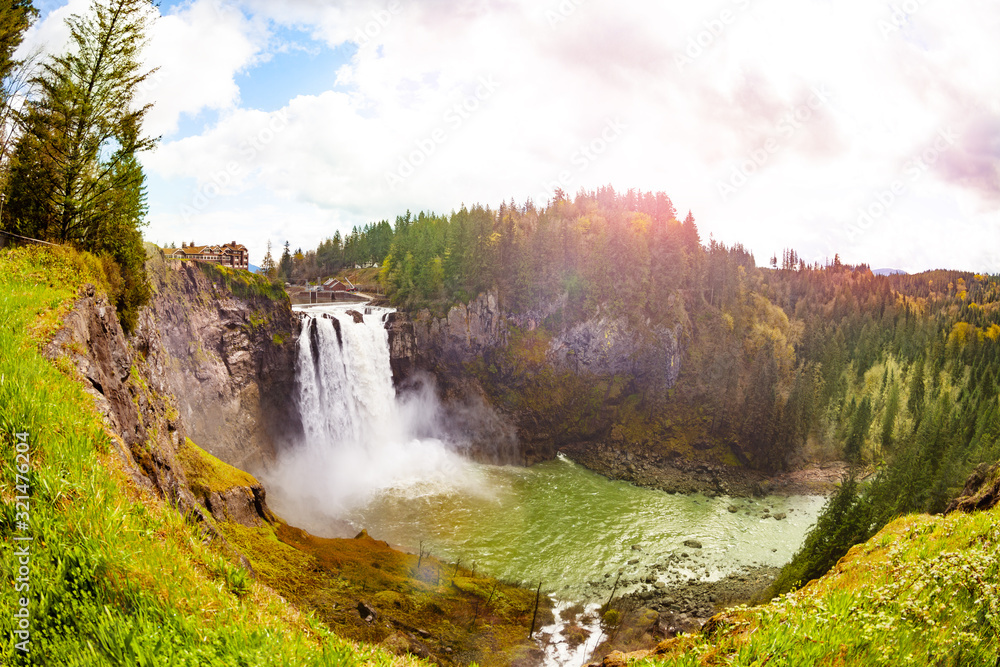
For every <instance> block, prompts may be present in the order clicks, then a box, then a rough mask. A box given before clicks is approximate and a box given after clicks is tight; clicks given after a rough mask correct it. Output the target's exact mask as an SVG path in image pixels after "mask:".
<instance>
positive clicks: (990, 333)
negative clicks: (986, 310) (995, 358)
mask: <svg viewBox="0 0 1000 667" xmlns="http://www.w3.org/2000/svg"><path fill="white" fill-rule="evenodd" d="M985 335H986V337H987V338H989V339H990V340H992V341H994V342H996V340H997V338H1000V325H997V324H991V325H990V328H989V329H987V330H986V334H985Z"/></svg>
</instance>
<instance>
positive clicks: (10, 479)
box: [0, 248, 410, 666]
mask: <svg viewBox="0 0 1000 667" xmlns="http://www.w3.org/2000/svg"><path fill="white" fill-rule="evenodd" d="M84 282H92V283H96V284H97V285H98V286H99V289H100V286H102V285H106V280H105V277H104V275H103V273H102V268H101V265H100V263H99V262H97V261H96V260H94V259H93V258H91V257H89V256H87V255H80V254H77V253H73V252H70V251H65V252H63V251H57V252H52V251H48V250H40V249H37V248H22V249H14V250H5V251H3V252H0V456H2V461H3V465H2V473H0V474H2V477H0V534H2V540H0V571H2V573H3V575H2V577H0V578H2V584H0V600H2V608H3V609H4V613H3V614H2V615H0V647H2V648H0V656H2V658H0V661H2V662H4V663H5V664H11V665H14V664H44V665H126V664H127V665H130V666H131V665H208V664H211V665H264V664H267V665H289V666H292V665H295V666H298V665H331V664H386V665H387V664H406V663H408V662H410V661H409V660H408V659H400V658H397V657H395V656H392V655H391V654H389V653H387V652H384V651H382V650H379V649H374V648H368V647H362V646H360V645H358V644H354V643H351V642H348V641H345V640H343V639H341V638H339V637H337V636H336V635H334V634H333V633H331V632H330V631H329V630H328V629H326V628H325V627H324V626H323V625H322V624H321V623H320V622H319V621H318V620H317V619H316V618H315V617H313V616H312V615H308V614H303V613H301V612H300V611H298V610H296V609H295V608H294V607H292V606H290V605H289V604H288V603H286V602H285V601H284V600H283V599H282V598H281V597H279V596H278V595H277V594H276V593H274V592H273V590H272V589H270V588H268V587H266V586H264V585H261V584H260V583H257V582H255V581H253V580H251V579H250V578H249V577H248V576H247V575H246V573H245V572H244V571H243V570H240V569H239V567H238V565H237V564H235V563H234V562H233V561H232V560H231V557H230V556H228V555H226V554H225V553H224V552H222V550H221V549H219V548H217V547H216V546H214V545H213V544H211V543H208V544H206V543H205V542H204V541H203V536H202V531H201V529H200V528H198V527H196V526H192V525H191V524H189V523H187V522H186V521H185V520H184V517H182V516H181V515H180V514H179V513H178V512H177V511H175V510H174V509H173V508H171V507H169V506H167V505H165V504H164V503H163V502H161V501H160V500H159V499H158V498H157V497H155V496H154V495H152V494H150V493H148V492H146V491H144V490H142V489H140V488H138V487H136V486H135V485H134V484H133V482H132V481H131V480H130V478H129V477H128V476H127V475H126V474H125V473H124V471H123V470H122V465H121V459H120V458H119V455H118V454H117V449H118V448H119V447H120V445H119V443H117V442H116V441H115V438H114V437H113V436H110V435H109V434H108V433H107V431H106V430H105V428H104V427H103V424H102V422H101V419H100V418H99V415H98V414H97V412H96V410H95V409H94V407H93V401H92V399H91V398H90V397H89V396H88V395H87V394H86V393H85V392H84V390H83V388H82V386H81V385H80V384H79V383H78V382H76V381H74V380H73V379H72V378H71V377H69V376H67V375H66V374H64V373H63V372H60V370H59V369H57V368H56V366H59V365H60V364H59V363H58V362H57V363H56V365H55V366H54V365H53V364H52V363H51V362H49V361H48V360H46V359H45V358H44V357H43V356H42V355H41V354H40V353H39V348H40V345H41V343H42V342H43V341H44V340H46V339H47V338H48V337H49V336H51V335H52V333H53V332H54V331H55V329H56V328H57V327H58V323H59V319H60V316H61V315H62V314H63V313H65V312H66V311H67V310H68V308H69V307H70V306H71V304H72V302H73V300H74V297H75V293H76V288H77V286H79V285H80V284H82V283H84ZM62 366H63V367H68V364H62ZM67 370H68V369H67ZM18 434H27V435H26V436H24V437H22V438H19V437H18ZM23 440H26V441H27V446H26V447H25V446H24V445H23V444H22V445H21V447H20V448H21V449H23V450H26V451H25V452H19V451H18V443H19V442H21V441H23ZM19 453H23V454H26V455H27V459H28V461H27V463H26V464H25V460H24V457H22V458H18V454H19ZM18 466H23V467H22V468H20V474H21V476H20V477H18V476H17V475H18V474H19V473H18V470H19V469H18ZM19 496H27V498H19ZM26 537H30V538H31V541H26V540H17V538H26ZM23 545H28V555H27V556H25V555H23V554H22V553H21V552H22V551H23V548H24V547H23ZM21 568H24V569H21ZM22 575H23V576H22ZM25 583H26V584H28V587H25V586H24V584H25ZM22 598H23V599H24V600H26V601H27V603H28V606H27V610H28V615H29V620H28V621H27V623H25V624H23V625H27V626H28V627H27V630H26V632H27V633H28V637H29V644H28V645H26V646H24V647H25V648H28V649H30V653H29V654H25V653H23V652H21V651H20V650H19V649H18V647H17V646H16V644H17V643H18V642H20V641H21V640H22V638H21V637H18V636H17V635H15V634H14V630H16V629H18V625H17V624H18V623H19V620H18V619H17V618H15V617H14V614H15V613H17V612H19V610H20V609H21V605H20V603H21V599H22ZM29 656H30V657H29Z"/></svg>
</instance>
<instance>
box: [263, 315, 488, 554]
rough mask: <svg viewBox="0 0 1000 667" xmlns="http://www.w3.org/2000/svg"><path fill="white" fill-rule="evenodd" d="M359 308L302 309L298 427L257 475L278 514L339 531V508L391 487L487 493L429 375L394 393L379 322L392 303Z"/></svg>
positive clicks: (411, 491)
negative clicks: (294, 438) (296, 436)
mask: <svg viewBox="0 0 1000 667" xmlns="http://www.w3.org/2000/svg"><path fill="white" fill-rule="evenodd" d="M361 310H363V311H364V313H363V314H362V313H361V312H358V311H357V310H349V309H347V308H345V307H337V306H330V307H322V308H311V309H309V310H308V313H307V315H306V319H305V321H304V322H303V330H302V334H301V336H300V337H299V348H298V358H297V360H296V385H297V386H296V390H297V394H298V396H297V402H298V406H299V412H300V416H301V420H302V426H303V432H304V434H303V436H302V438H301V441H300V442H298V443H296V444H295V446H293V447H290V448H289V449H287V450H286V451H285V452H283V453H282V454H280V455H279V458H278V461H277V463H276V465H275V466H274V467H273V468H272V469H271V470H269V471H268V472H267V473H266V475H265V479H266V481H267V483H268V489H269V494H268V500H269V502H270V503H271V504H272V505H273V507H274V509H275V510H276V511H277V512H278V514H279V515H281V516H283V517H284V518H285V519H286V520H288V521H291V522H293V523H294V524H295V525H298V526H300V527H302V528H305V529H307V530H309V531H310V532H312V533H314V534H317V535H322V536H344V535H346V534H347V532H348V531H350V530H353V529H354V528H355V527H352V526H348V525H346V524H345V523H344V522H342V521H340V519H341V517H342V516H343V515H345V514H346V513H348V512H349V511H350V510H351V509H353V508H355V507H359V506H361V505H364V504H366V503H367V502H368V501H370V500H371V499H372V497H373V496H374V495H375V494H378V493H380V492H384V491H387V490H389V489H392V490H395V491H397V492H398V491H399V490H403V491H404V492H405V493H407V494H408V495H412V496H413V497H417V496H420V495H423V494H425V493H431V492H434V493H441V492H442V491H445V492H448V491H454V492H460V493H477V494H482V493H488V491H487V490H486V489H485V488H484V486H485V482H484V480H483V479H482V478H481V475H480V474H479V473H478V472H477V468H476V466H475V465H474V464H472V463H471V462H470V461H469V460H468V458H466V457H465V456H463V453H464V452H465V451H466V449H467V448H468V444H469V443H468V441H467V440H466V439H465V438H463V437H462V434H461V433H456V432H455V429H454V427H450V426H451V422H452V421H454V420H453V416H454V415H453V414H452V415H449V414H448V412H449V411H446V410H444V408H442V406H441V404H440V402H439V401H438V399H437V395H436V391H435V388H434V384H433V382H432V381H430V379H429V378H425V379H424V380H423V381H420V380H418V381H416V382H413V383H410V385H409V386H408V388H407V390H406V391H405V392H401V393H400V394H399V395H398V396H397V393H396V390H395V388H394V386H393V381H392V370H391V368H390V364H389V346H388V334H387V332H386V329H385V325H384V320H385V316H386V315H387V314H388V313H389V312H390V311H388V310H385V309H381V308H371V307H368V308H363V307H362V308H361ZM469 410H470V411H471V412H475V408H469ZM451 412H453V411H451ZM460 421H462V420H460Z"/></svg>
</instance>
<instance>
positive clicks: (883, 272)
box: [872, 269, 910, 276]
mask: <svg viewBox="0 0 1000 667" xmlns="http://www.w3.org/2000/svg"><path fill="white" fill-rule="evenodd" d="M872 273H874V274H875V275H876V276H908V275H910V274H909V273H907V272H906V271H901V270H900V269H878V270H876V271H872Z"/></svg>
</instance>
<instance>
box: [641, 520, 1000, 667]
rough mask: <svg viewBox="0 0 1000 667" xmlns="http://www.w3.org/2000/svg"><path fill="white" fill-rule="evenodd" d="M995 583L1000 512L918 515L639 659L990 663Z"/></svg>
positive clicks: (999, 625)
mask: <svg viewBox="0 0 1000 667" xmlns="http://www.w3.org/2000/svg"><path fill="white" fill-rule="evenodd" d="M998 581H1000V510H996V509H994V510H990V511H988V512H980V513H976V514H972V515H968V514H961V513H954V514H951V515H949V516H946V517H930V516H927V515H911V516H908V517H904V518H901V519H897V520H896V521H894V522H892V523H890V524H889V525H888V526H886V527H885V528H884V529H883V530H882V531H881V532H880V533H879V534H878V535H876V536H875V537H873V538H872V539H871V540H869V541H868V542H867V543H865V544H859V545H857V546H856V547H854V548H853V549H851V550H850V552H848V554H847V555H846V556H845V557H844V558H843V559H841V561H840V562H839V563H838V564H837V565H836V566H835V567H834V568H833V570H831V571H830V573H828V574H827V575H825V576H824V577H822V578H820V579H818V580H815V581H812V582H810V583H809V584H807V585H806V586H805V587H804V588H802V589H801V590H799V591H797V592H795V593H790V594H788V595H785V596H782V597H780V598H778V599H777V600H775V601H773V602H771V603H770V604H767V605H764V606H761V607H754V608H747V607H739V608H734V609H731V610H729V611H726V612H724V613H722V614H719V615H717V616H716V617H714V618H713V619H712V620H710V621H709V623H708V624H707V625H706V626H705V629H704V630H703V632H702V633H701V634H699V635H685V636H682V637H678V638H676V639H672V640H668V641H666V642H663V643H662V644H660V646H659V647H658V648H657V649H656V651H655V652H654V655H650V656H648V657H646V658H645V660H638V659H637V660H636V661H635V662H636V664H642V665H649V666H650V667H652V666H654V665H655V666H661V665H678V666H682V665H683V666H692V667H693V666H695V665H746V666H750V665H765V664H766V665H769V666H778V665H788V666H792V665H795V666H800V665H865V666H868V665H885V666H887V667H889V666H892V667H896V666H898V665H956V666H958V665H962V666H972V665H983V666H989V667H993V666H994V665H996V664H997V656H998V655H1000V586H998V583H997V582H998ZM638 657H639V656H636V658H638Z"/></svg>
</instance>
